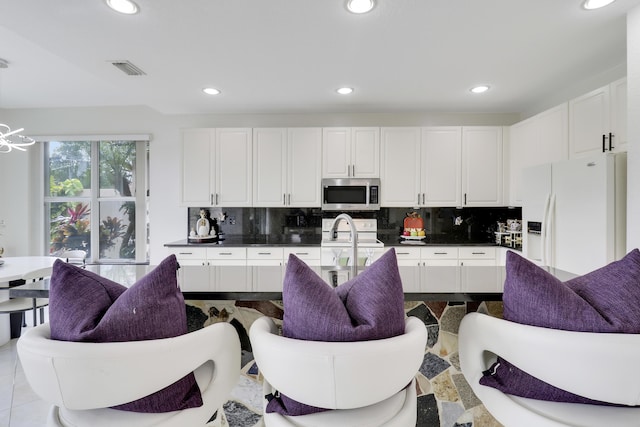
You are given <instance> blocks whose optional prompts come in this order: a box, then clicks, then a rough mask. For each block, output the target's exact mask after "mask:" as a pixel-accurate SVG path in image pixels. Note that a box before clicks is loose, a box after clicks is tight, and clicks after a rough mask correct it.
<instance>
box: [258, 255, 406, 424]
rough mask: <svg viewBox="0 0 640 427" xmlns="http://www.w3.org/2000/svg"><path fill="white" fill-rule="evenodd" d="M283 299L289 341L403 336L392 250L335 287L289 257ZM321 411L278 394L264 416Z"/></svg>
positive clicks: (401, 295) (400, 295)
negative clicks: (268, 414)
mask: <svg viewBox="0 0 640 427" xmlns="http://www.w3.org/2000/svg"><path fill="white" fill-rule="evenodd" d="M282 299H283V304H284V317H283V320H282V335H283V336H285V337H288V338H295V339H299V340H312V341H365V340H376V339H384V338H390V337H393V336H397V335H401V334H403V333H404V321H405V315H404V293H403V290H402V282H401V280H400V273H399V272H398V263H397V260H396V254H395V250H394V249H391V250H389V251H387V252H386V253H385V254H384V255H383V256H382V257H380V259H378V260H377V261H375V262H374V263H373V264H371V266H369V267H367V268H366V269H365V270H364V271H362V272H361V273H360V274H358V275H357V276H356V277H355V278H353V279H351V280H349V281H348V282H346V283H343V284H342V285H340V286H338V287H337V288H335V289H334V288H333V287H331V286H330V285H329V284H327V283H326V282H325V281H324V280H322V279H321V278H320V277H319V276H318V275H317V274H316V273H315V272H314V271H313V270H312V269H311V268H309V267H308V266H307V265H306V264H305V263H304V262H302V261H301V260H299V259H298V258H297V257H296V256H295V255H290V256H289V262H288V264H287V271H286V274H285V278H284V285H283V291H282ZM324 410H325V409H322V408H315V407H312V406H308V405H304V404H302V403H299V402H296V401H294V400H293V399H290V398H288V397H287V396H284V395H282V394H280V395H279V397H277V398H273V399H271V401H270V402H269V403H268V404H267V412H278V413H280V414H283V415H305V414H310V413H314V412H319V411H324Z"/></svg>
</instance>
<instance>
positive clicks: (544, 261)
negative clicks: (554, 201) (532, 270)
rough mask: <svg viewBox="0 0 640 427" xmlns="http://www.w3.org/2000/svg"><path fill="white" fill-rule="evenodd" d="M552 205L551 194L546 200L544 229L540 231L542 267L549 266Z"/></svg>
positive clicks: (543, 220) (543, 217)
mask: <svg viewBox="0 0 640 427" xmlns="http://www.w3.org/2000/svg"><path fill="white" fill-rule="evenodd" d="M550 203H551V194H547V197H546V198H545V199H544V210H543V211H542V229H541V230H540V243H541V245H540V246H541V248H540V249H541V254H540V258H541V261H542V265H547V227H548V224H549V205H550Z"/></svg>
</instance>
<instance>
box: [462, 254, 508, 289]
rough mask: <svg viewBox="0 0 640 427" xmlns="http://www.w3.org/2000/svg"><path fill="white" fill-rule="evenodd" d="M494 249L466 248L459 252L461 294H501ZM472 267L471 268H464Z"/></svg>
mask: <svg viewBox="0 0 640 427" xmlns="http://www.w3.org/2000/svg"><path fill="white" fill-rule="evenodd" d="M496 249H497V248H496V247H482V246H467V247H461V248H460V250H459V259H458V261H459V265H460V289H461V292H483V293H484V292H502V283H501V282H500V279H501V278H502V275H501V274H500V268H498V263H497V251H496ZM466 267H473V268H466Z"/></svg>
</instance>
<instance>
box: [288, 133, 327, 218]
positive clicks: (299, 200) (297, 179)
mask: <svg viewBox="0 0 640 427" xmlns="http://www.w3.org/2000/svg"><path fill="white" fill-rule="evenodd" d="M287 146H288V149H287V153H288V155H287V158H288V159H287V174H288V175H287V178H288V179H287V181H288V191H287V204H288V205H289V206H295V207H312V208H313V207H320V206H321V205H322V195H321V194H322V193H321V191H320V184H321V179H322V177H321V167H322V166H321V163H322V162H321V155H322V132H321V129H320V128H292V129H289V135H288V144H287Z"/></svg>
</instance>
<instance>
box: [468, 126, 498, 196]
mask: <svg viewBox="0 0 640 427" xmlns="http://www.w3.org/2000/svg"><path fill="white" fill-rule="evenodd" d="M502 168H503V167H502V128H501V127H498V126H477V127H464V128H462V191H463V194H462V199H463V200H462V202H463V206H501V205H502Z"/></svg>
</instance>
